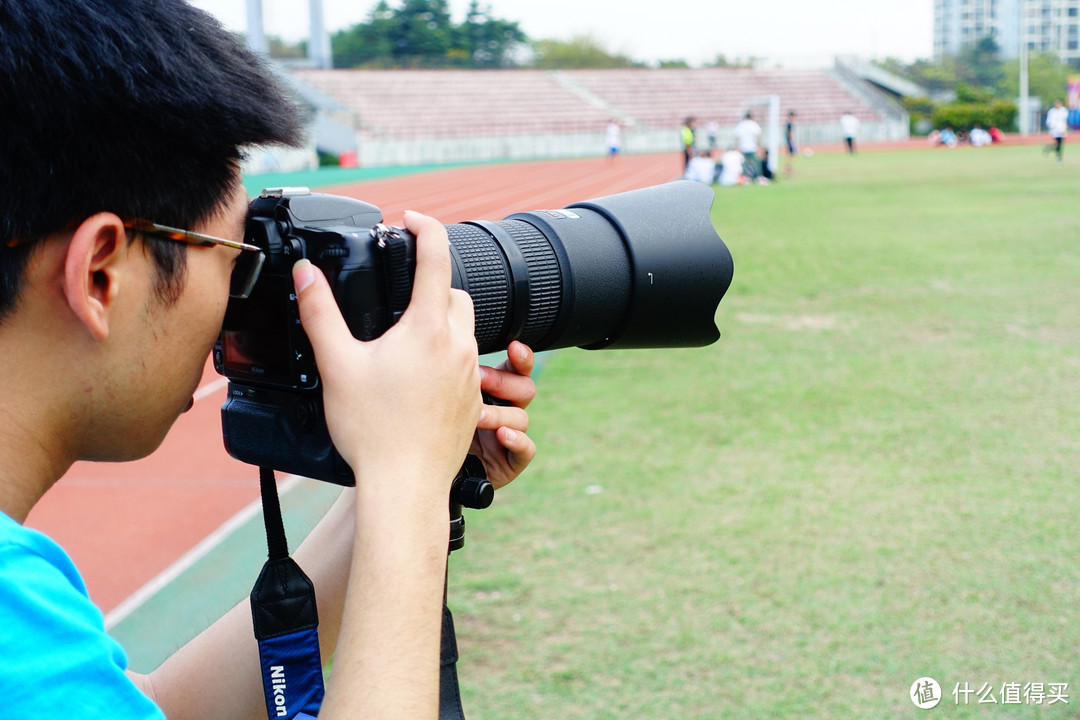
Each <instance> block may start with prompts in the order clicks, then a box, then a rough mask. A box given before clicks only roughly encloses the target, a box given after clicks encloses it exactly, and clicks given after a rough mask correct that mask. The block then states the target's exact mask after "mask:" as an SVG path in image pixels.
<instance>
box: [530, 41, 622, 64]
mask: <svg viewBox="0 0 1080 720" xmlns="http://www.w3.org/2000/svg"><path fill="white" fill-rule="evenodd" d="M532 46H533V53H534V54H535V59H534V60H533V64H534V65H535V66H536V67H538V68H542V69H544V70H560V69H564V68H626V67H634V65H635V63H634V61H633V60H631V59H630V58H628V57H626V56H625V55H612V54H611V53H610V52H608V51H607V49H606V48H605V47H604V46H603V45H602V44H601V43H600V41H599V40H597V39H596V38H594V37H592V36H591V35H576V36H574V37H572V38H571V39H570V40H567V41H563V40H536V41H534V42H533V44H532Z"/></svg>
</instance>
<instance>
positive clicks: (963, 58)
mask: <svg viewBox="0 0 1080 720" xmlns="http://www.w3.org/2000/svg"><path fill="white" fill-rule="evenodd" d="M998 50H999V49H998V44H997V43H996V42H995V41H994V38H992V37H984V38H981V39H980V40H978V41H976V42H974V43H970V44H968V45H965V46H964V47H963V48H962V49H961V50H960V52H959V53H958V54H957V56H956V59H955V63H956V75H957V80H959V81H960V82H963V83H966V84H968V85H970V86H972V87H976V88H994V87H995V86H996V85H997V84H998V83H999V82H1001V78H1002V74H1003V71H1002V68H1001V59H1000V57H999V52H998Z"/></svg>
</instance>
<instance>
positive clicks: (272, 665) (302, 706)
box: [251, 468, 323, 720]
mask: <svg viewBox="0 0 1080 720" xmlns="http://www.w3.org/2000/svg"><path fill="white" fill-rule="evenodd" d="M259 487H260V490H261V491H262V504H263V522H264V524H265V525H266V544H267V549H268V554H269V558H268V559H267V561H266V564H265V565H263V569H262V572H261V573H259V579H258V580H256V582H255V587H254V588H252V590H251V619H252V623H253V625H254V629H255V638H256V639H257V640H258V641H259V661H260V665H261V667H262V678H263V692H264V694H265V695H266V715H267V717H268V718H270V719H271V720H276V719H277V718H284V719H285V720H314V719H315V717H316V716H317V715H318V714H319V707H320V706H321V705H322V700H323V668H322V657H321V653H320V651H319V631H318V627H319V615H318V610H317V608H316V605H315V586H314V584H313V583H312V582H311V580H310V579H309V578H308V576H307V575H305V574H304V571H303V570H301V569H300V566H299V565H297V564H296V562H295V561H294V560H293V559H292V558H291V557H289V545H288V541H287V540H286V538H285V524H284V522H283V520H282V518H281V503H280V500H279V498H278V492H277V483H276V482H275V480H274V471H273V470H271V469H270V468H259Z"/></svg>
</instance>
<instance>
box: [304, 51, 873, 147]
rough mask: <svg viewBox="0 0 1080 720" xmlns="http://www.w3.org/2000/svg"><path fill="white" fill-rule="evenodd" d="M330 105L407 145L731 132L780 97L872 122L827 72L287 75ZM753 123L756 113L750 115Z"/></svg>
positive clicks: (827, 118)
mask: <svg viewBox="0 0 1080 720" xmlns="http://www.w3.org/2000/svg"><path fill="white" fill-rule="evenodd" d="M292 76H293V77H294V78H295V79H296V80H298V81H300V82H302V83H305V84H307V85H309V86H310V87H313V88H315V89H316V90H318V91H319V92H321V93H323V94H324V95H327V96H329V97H331V98H333V99H334V100H335V101H337V102H338V103H340V104H341V105H343V106H344V107H346V108H347V109H348V111H349V112H350V113H351V114H352V117H353V124H354V125H355V126H356V128H357V129H358V130H359V131H360V132H361V133H362V134H364V135H366V136H369V137H379V138H394V139H415V138H447V137H477V136H486V137H491V136H502V135H546V134H565V133H574V132H601V131H602V130H603V128H604V126H605V124H606V123H607V122H608V120H609V119H610V118H612V117H619V118H622V119H624V120H632V121H633V123H634V124H636V125H637V126H638V127H643V128H650V129H663V128H676V127H678V126H679V125H680V124H681V123H682V121H683V119H684V118H685V117H686V116H688V115H693V116H695V117H697V118H698V119H699V120H701V121H707V120H716V121H717V122H718V123H720V125H721V126H729V125H733V124H734V123H735V122H737V121H738V120H739V119H740V117H741V115H742V113H743V112H745V110H746V108H747V105H748V103H749V102H750V101H752V100H755V99H758V98H761V97H763V96H766V95H770V94H777V95H779V96H780V104H781V114H782V116H783V115H786V114H787V111H788V110H789V109H794V110H796V112H797V113H798V118H799V122H800V123H826V122H835V121H836V120H837V118H839V117H840V115H841V114H842V113H843V112H844V111H847V110H850V111H852V112H853V113H854V114H855V115H856V116H857V117H859V118H860V119H861V120H863V121H873V120H878V119H880V118H879V117H878V116H877V114H876V113H875V111H874V110H873V108H872V107H870V106H869V105H867V104H866V103H865V102H863V101H862V100H860V99H859V98H858V97H857V96H856V95H854V94H853V93H852V92H851V91H849V90H848V88H847V87H846V86H845V85H843V84H842V83H841V82H840V81H839V80H837V78H836V77H835V76H834V75H833V74H832V73H831V72H829V71H828V70H796V69H790V70H788V69H779V68H776V69H755V68H701V69H665V70H658V69H648V68H641V69H637V68H635V69H625V70H564V71H558V72H550V71H544V70H295V71H293V72H292ZM756 112H757V113H758V114H759V116H761V115H763V114H764V108H756Z"/></svg>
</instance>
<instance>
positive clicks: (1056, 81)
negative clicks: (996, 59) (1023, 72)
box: [997, 54, 1075, 107]
mask: <svg viewBox="0 0 1080 720" xmlns="http://www.w3.org/2000/svg"><path fill="white" fill-rule="evenodd" d="M1072 74H1075V71H1074V70H1072V69H1071V68H1070V67H1069V66H1068V65H1065V64H1063V63H1061V62H1058V59H1057V56H1055V55H1049V54H1040V55H1036V56H1034V57H1031V58H1029V59H1028V95H1030V96H1031V97H1037V98H1039V99H1040V100H1042V104H1043V106H1044V107H1049V106H1050V105H1053V104H1054V100H1064V99H1065V86H1066V83H1068V80H1069V75H1072ZM997 93H998V97H1001V98H1006V99H1010V100H1012V99H1016V98H1017V97H1019V96H1020V61H1019V60H1018V59H1013V60H1008V61H1006V62H1005V63H1004V65H1003V73H1002V78H1001V81H1000V82H999V83H998V86H997Z"/></svg>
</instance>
